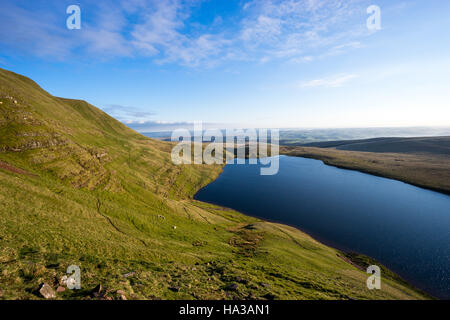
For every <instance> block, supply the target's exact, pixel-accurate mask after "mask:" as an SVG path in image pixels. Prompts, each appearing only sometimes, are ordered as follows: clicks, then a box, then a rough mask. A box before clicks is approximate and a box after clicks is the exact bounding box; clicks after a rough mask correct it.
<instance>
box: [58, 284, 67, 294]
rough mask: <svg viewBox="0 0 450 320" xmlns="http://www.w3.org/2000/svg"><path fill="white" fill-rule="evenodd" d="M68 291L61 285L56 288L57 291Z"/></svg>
mask: <svg viewBox="0 0 450 320" xmlns="http://www.w3.org/2000/svg"><path fill="white" fill-rule="evenodd" d="M64 291H66V288H64V287H61V286H59V287H58V288H56V292H59V293H60V292H64Z"/></svg>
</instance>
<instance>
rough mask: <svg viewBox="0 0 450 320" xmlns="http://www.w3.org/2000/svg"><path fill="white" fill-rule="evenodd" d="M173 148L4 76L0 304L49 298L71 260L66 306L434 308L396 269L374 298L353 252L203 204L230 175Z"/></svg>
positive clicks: (0, 97) (0, 91)
mask: <svg viewBox="0 0 450 320" xmlns="http://www.w3.org/2000/svg"><path fill="white" fill-rule="evenodd" d="M171 147H172V145H171V144H170V143H167V142H162V141H156V140H151V139H149V138H146V137H144V136H141V135H139V134H138V133H136V132H134V131H132V130H131V129H129V128H127V127H126V126H124V125H122V124H121V123H119V122H117V121H116V120H114V119H113V118H111V117H109V116H108V115H106V114H105V113H103V112H102V111H101V110H99V109H97V108H95V107H94V106H92V105H90V104H88V103H86V102H84V101H77V100H69V99H62V98H57V97H53V96H51V95H50V94H48V93H47V92H45V91H43V90H42V89H41V88H40V87H39V86H38V85H37V84H36V83H34V82H33V81H31V80H30V79H27V78H25V77H23V76H20V75H17V74H14V73H12V72H9V71H5V70H1V69H0V202H1V203H2V205H1V207H0V299H39V298H41V297H40V295H39V294H38V293H37V292H36V290H37V289H38V287H39V285H40V284H41V283H43V282H45V283H47V284H49V285H50V286H52V287H53V288H54V289H55V288H56V287H57V286H58V283H59V282H60V279H61V277H62V276H64V275H65V274H66V273H65V272H66V269H67V267H68V266H69V265H73V264H75V265H79V266H80V267H81V285H82V290H78V291H77V290H74V291H72V290H65V291H64V292H60V293H57V298H58V299H116V298H119V297H121V296H125V297H126V298H128V299H349V298H354V299H422V298H426V296H425V295H423V294H422V293H420V292H418V291H416V290H415V289H413V288H411V287H409V286H408V285H407V284H405V283H403V282H402V281H401V280H400V279H398V278H397V277H396V276H395V275H393V274H391V273H389V272H388V271H387V270H384V271H385V272H383V275H384V278H383V284H382V290H377V291H369V290H368V289H367V288H366V279H367V274H366V273H365V272H364V270H361V269H363V268H361V267H359V266H358V265H356V264H355V263H350V262H351V261H350V258H349V256H344V255H343V254H342V253H340V252H338V251H337V250H334V249H332V248H329V247H327V246H324V245H322V244H320V243H318V242H317V241H315V240H313V239H312V238H310V237H309V236H307V235H305V234H304V233H302V232H300V231H298V230H296V229H294V228H291V227H288V226H283V225H279V224H274V223H268V222H264V221H260V220H258V219H254V218H250V217H246V216H244V215H242V214H240V213H238V212H235V211H232V210H229V209H225V208H221V207H217V206H213V205H209V204H205V203H201V202H198V201H195V200H193V199H192V197H193V195H194V194H195V192H196V191H197V190H199V188H201V187H202V186H204V185H206V184H207V183H209V182H211V181H212V180H213V179H215V178H216V177H217V176H218V175H219V174H220V172H221V170H222V168H221V167H220V166H206V165H195V166H194V165H189V166H175V165H173V164H172V162H171V161H170V150H171ZM354 260H355V261H367V260H366V259H361V258H359V259H354ZM363 265H364V264H363ZM98 284H101V285H102V288H103V289H102V291H101V292H100V294H99V295H95V296H94V295H92V292H91V291H92V289H93V288H94V287H96V286H97V285H98Z"/></svg>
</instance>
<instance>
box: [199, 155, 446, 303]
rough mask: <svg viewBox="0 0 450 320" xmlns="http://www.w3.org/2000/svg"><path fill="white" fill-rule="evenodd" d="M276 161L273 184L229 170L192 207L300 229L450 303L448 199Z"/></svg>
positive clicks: (315, 165)
mask: <svg viewBox="0 0 450 320" xmlns="http://www.w3.org/2000/svg"><path fill="white" fill-rule="evenodd" d="M279 160H280V170H279V173H278V174H277V175H274V176H261V175H260V174H259V173H260V165H250V164H245V165H234V164H228V165H226V166H225V168H224V171H223V173H222V174H221V175H220V176H219V178H218V179H217V180H216V181H214V182H212V183H211V184H209V185H208V186H206V187H205V188H203V189H202V190H200V191H199V192H198V193H197V194H196V196H195V199H197V200H200V201H205V202H209V203H214V204H217V205H221V206H225V207H229V208H232V209H235V210H237V211H240V212H242V213H245V214H247V215H250V216H254V217H258V218H261V219H266V220H270V221H276V222H280V223H284V224H288V225H291V226H294V227H297V228H299V229H300V230H303V231H305V232H306V233H308V234H310V235H311V236H313V237H314V238H316V239H317V240H319V241H321V242H323V243H325V244H328V245H330V246H333V247H335V248H338V249H341V250H345V251H352V252H358V253H362V254H365V255H368V256H370V257H372V258H375V259H376V260H378V261H379V262H380V263H382V264H384V265H385V266H387V267H389V268H390V269H391V270H392V271H394V272H396V273H397V274H399V275H400V276H402V277H403V278H404V279H405V280H407V281H408V282H410V283H412V284H414V285H415V286H416V287H418V288H420V289H422V290H424V291H426V292H427V293H429V294H431V295H433V296H435V297H438V298H441V299H450V196H448V195H445V194H440V193H438V192H434V191H429V190H425V189H421V188H418V187H414V186H412V185H409V184H406V183H403V182H400V181H396V180H391V179H386V178H381V177H377V176H373V175H369V174H365V173H361V172H358V171H353V170H345V169H339V168H335V167H332V166H328V165H325V164H324V163H323V162H322V161H318V160H312V159H306V158H299V157H287V156H280V159H279Z"/></svg>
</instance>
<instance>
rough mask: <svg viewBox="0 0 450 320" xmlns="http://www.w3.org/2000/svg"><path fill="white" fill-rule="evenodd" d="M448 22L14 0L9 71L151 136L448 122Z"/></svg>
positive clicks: (337, 7)
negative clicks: (74, 17)
mask: <svg viewBox="0 0 450 320" xmlns="http://www.w3.org/2000/svg"><path fill="white" fill-rule="evenodd" d="M72 4H76V5H79V6H80V8H81V29H80V30H68V29H67V28H66V19H67V17H68V16H69V15H68V14H66V8H67V7H68V6H69V5H72ZM370 5H377V6H379V7H380V8H381V30H378V31H373V30H368V28H367V26H366V20H367V18H368V17H369V14H367V12H366V10H367V8H368V7H369V6H370ZM449 17H450V2H449V1H442V0H427V1H426V0H411V1H394V0H389V1H385V0H370V1H366V0H345V1H344V0H342V1H341V0H335V1H331V0H323V1H319V0H284V1H282V0H257V1H252V0H236V1H234V0H204V1H194V0H187V1H175V0H174V1H171V0H167V1H162V0H158V1H156V0H155V1H152V0H149V1H146V0H127V1H125V0H116V1H87V0H82V1H74V0H69V1H66V0H45V1H43V0H35V1H27V0H16V1H12V0H3V1H1V3H0V67H2V68H5V69H8V70H12V71H15V72H17V73H20V74H24V75H26V76H28V77H31V78H32V79H34V80H35V81H37V82H38V83H39V84H40V85H41V86H42V87H43V88H44V89H45V90H47V91H49V92H50V93H52V94H53V95H57V96H63V97H67V98H79V99H84V100H87V101H88V102H90V103H92V104H94V105H96V106H98V107H100V108H102V109H103V110H105V111H106V112H108V113H109V114H111V115H113V116H115V117H116V118H118V119H119V120H121V121H123V122H125V123H127V124H129V125H130V126H131V127H133V128H135V129H137V130H140V131H152V130H164V129H171V128H173V127H175V126H184V125H185V124H186V123H190V122H192V121H204V122H206V123H210V124H211V125H213V126H218V127H225V126H228V125H230V124H234V125H238V126H245V127H270V128H273V127H280V128H293V127H301V128H315V127H320V128H326V127H331V128H339V127H392V126H449V125H450V103H449V101H450V41H449V39H450V36H449V34H450V18H449Z"/></svg>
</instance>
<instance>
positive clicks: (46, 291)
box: [39, 283, 56, 299]
mask: <svg viewBox="0 0 450 320" xmlns="http://www.w3.org/2000/svg"><path fill="white" fill-rule="evenodd" d="M39 293H40V294H41V296H43V297H44V298H45V299H54V298H56V294H55V291H53V289H52V287H50V286H49V285H48V284H46V283H43V284H41V286H40V288H39Z"/></svg>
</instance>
